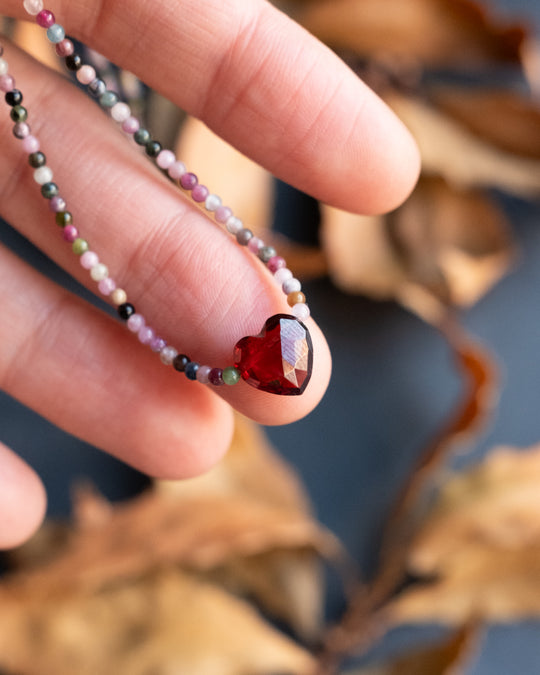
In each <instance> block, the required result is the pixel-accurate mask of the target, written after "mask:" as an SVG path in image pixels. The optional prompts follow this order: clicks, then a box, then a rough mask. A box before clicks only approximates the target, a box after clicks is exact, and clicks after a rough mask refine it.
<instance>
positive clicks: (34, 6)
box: [23, 0, 43, 16]
mask: <svg viewBox="0 0 540 675" xmlns="http://www.w3.org/2000/svg"><path fill="white" fill-rule="evenodd" d="M23 7H24V8H25V10H26V11H27V12H28V14H31V15H32V16H36V14H39V13H40V12H41V10H42V9H43V0H24V2H23Z"/></svg>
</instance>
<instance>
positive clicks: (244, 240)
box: [236, 228, 253, 246]
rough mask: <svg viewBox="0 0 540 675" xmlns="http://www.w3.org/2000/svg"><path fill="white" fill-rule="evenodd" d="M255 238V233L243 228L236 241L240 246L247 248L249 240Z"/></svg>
mask: <svg viewBox="0 0 540 675" xmlns="http://www.w3.org/2000/svg"><path fill="white" fill-rule="evenodd" d="M252 237H253V232H252V231H251V230H247V229H246V228H242V229H241V230H240V232H238V233H237V235H236V241H237V242H238V243H239V244H240V246H247V245H248V243H249V240H250V239H251V238H252Z"/></svg>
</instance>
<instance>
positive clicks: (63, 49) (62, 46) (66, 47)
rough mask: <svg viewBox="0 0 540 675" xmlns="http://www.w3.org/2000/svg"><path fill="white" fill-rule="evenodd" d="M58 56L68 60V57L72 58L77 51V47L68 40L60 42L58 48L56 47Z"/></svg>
mask: <svg viewBox="0 0 540 675" xmlns="http://www.w3.org/2000/svg"><path fill="white" fill-rule="evenodd" d="M55 51H56V54H57V55H58V56H61V57H62V58H64V59H65V58H66V56H71V55H72V54H73V52H74V51H75V45H74V44H73V42H71V40H68V39H67V38H66V39H65V40H62V42H59V43H58V44H57V45H56V47H55Z"/></svg>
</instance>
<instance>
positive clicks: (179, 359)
mask: <svg viewBox="0 0 540 675" xmlns="http://www.w3.org/2000/svg"><path fill="white" fill-rule="evenodd" d="M188 363H190V359H189V357H187V356H186V355H185V354H178V355H177V356H175V357H174V360H173V367H174V369H175V370H177V371H178V372H179V373H183V372H184V370H185V368H186V366H187V364H188Z"/></svg>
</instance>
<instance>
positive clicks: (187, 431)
mask: <svg viewBox="0 0 540 675" xmlns="http://www.w3.org/2000/svg"><path fill="white" fill-rule="evenodd" d="M47 7H48V5H47ZM127 7H129V9H127ZM48 8H50V9H52V10H53V11H54V12H55V14H56V17H57V20H58V22H59V23H61V24H62V25H64V26H65V27H66V30H67V32H68V34H69V35H70V36H73V37H76V38H78V39H80V40H81V41H83V42H84V43H85V44H87V45H89V46H91V47H93V48H94V49H96V50H97V51H99V52H101V53H102V54H104V55H105V56H106V57H108V58H109V59H111V60H112V61H114V62H115V63H117V64H118V65H119V66H122V67H124V68H126V69H129V70H131V71H132V72H134V73H135V74H137V75H138V76H139V77H140V78H141V79H142V80H143V81H145V82H146V83H147V84H148V85H150V86H151V87H153V88H154V89H156V90H157V91H159V92H160V93H161V94H163V95H164V96H166V97H167V98H169V99H171V100H172V101H173V102H174V103H176V104H177V105H178V106H180V107H182V108H184V109H185V110H186V111H187V112H188V113H190V114H192V115H194V116H196V117H199V118H200V119H202V120H203V121H204V122H205V123H206V124H207V125H208V126H209V127H210V128H212V129H213V130H214V131H215V132H216V133H218V134H219V135H221V136H222V137H223V138H224V139H226V140H227V141H229V142H230V143H232V144H233V145H235V146H236V147H237V148H238V149H240V150H241V151H242V152H244V153H245V154H247V155H249V156H250V157H252V158H253V159H254V160H256V161H257V162H259V163H260V164H262V165H264V166H265V167H266V168H267V169H269V170H270V171H271V172H273V173H274V174H275V175H276V176H278V177H280V178H281V179H283V180H285V181H287V182H289V183H291V184H293V185H295V186H296V187H298V188H300V189H302V190H304V191H306V192H308V193H310V194H312V195H314V196H315V197H317V198H318V199H321V200H322V201H324V202H327V203H330V204H333V205H336V206H338V207H341V208H344V209H348V210H352V211H358V212H364V213H372V212H380V211H385V210H390V209H392V208H394V207H396V206H397V205H398V204H399V203H400V202H401V201H402V200H403V199H404V198H405V197H406V196H407V195H408V193H409V192H410V190H411V189H412V187H413V185H414V182H415V180H416V178H417V175H418V170H419V159H418V153H417V150H416V146H415V145H414V142H413V141H412V139H411V138H410V136H409V135H408V133H407V132H406V130H405V129H404V127H403V126H402V125H401V123H400V122H399V121H398V120H397V119H396V118H395V117H394V116H393V114H392V113H391V112H390V111H389V110H388V109H387V108H386V106H385V105H384V104H383V103H382V102H381V101H380V100H379V99H378V98H377V97H376V96H375V95H374V94H373V93H372V92H371V91H369V90H368V89H367V88H366V87H365V86H364V85H363V84H362V82H361V81H359V80H358V78H357V77H356V76H355V75H354V74H353V73H352V72H351V71H350V70H349V69H348V68H347V67H346V66H345V65H344V64H343V63H342V62H341V61H340V60H339V59H338V58H337V57H336V56H335V55H334V54H333V53H332V52H331V51H330V50H328V49H327V48H326V47H324V46H323V45H321V44H320V43H319V42H317V41H316V40H315V39H314V38H313V37H312V36H310V35H309V34H307V33H306V32H305V31H304V30H303V29H301V28H300V27H299V26H298V25H296V24H295V23H294V22H292V21H291V20H290V19H288V18H287V17H286V16H285V15H283V14H281V13H280V12H279V11H278V10H276V9H275V8H273V7H272V6H271V5H269V4H268V3H266V2H265V1H264V0H252V2H245V0H207V1H205V2H194V0H182V2H178V1H177V0H159V2H157V1H156V2H146V1H145V0H132V2H130V3H129V5H126V3H124V2H121V1H120V0H108V1H107V2H105V1H104V0H101V1H100V2H98V1H97V0H96V1H84V2H83V1H82V0H81V1H75V2H74V1H73V0H71V1H68V0H55V1H54V2H52V3H51V6H50V7H48ZM0 13H2V14H3V15H7V16H12V17H17V18H20V19H25V18H28V15H27V14H26V13H25V12H24V10H23V8H22V0H0ZM4 58H5V59H6V60H7V61H8V62H9V66H10V73H11V74H13V76H14V77H15V78H16V81H17V86H18V87H19V88H20V89H21V90H22V91H23V94H24V97H25V98H24V105H25V107H27V108H28V111H29V122H30V124H31V125H32V129H33V132H34V133H36V135H37V136H38V137H39V138H40V140H41V144H42V150H43V151H44V152H45V154H46V155H47V160H48V164H49V165H50V166H51V168H52V169H53V170H54V172H55V182H57V183H58V184H59V186H60V189H61V193H62V195H63V196H64V197H65V198H66V199H67V200H68V205H69V208H70V210H71V211H72V213H73V214H74V218H75V221H76V224H77V226H78V227H79V229H80V230H81V232H82V233H83V236H85V237H87V238H88V239H89V240H90V242H91V244H92V247H93V248H94V249H95V250H96V251H97V252H98V253H99V254H100V255H101V256H102V257H103V259H104V260H105V261H106V262H107V264H108V265H109V268H110V269H111V272H112V273H113V274H114V276H115V278H117V279H118V280H119V281H120V282H121V283H122V285H123V286H124V287H126V288H127V289H128V290H129V296H130V298H133V299H134V300H135V301H136V304H137V307H138V308H139V309H140V310H141V311H142V313H143V314H145V315H146V316H148V317H149V318H150V317H151V320H152V323H153V325H154V326H156V327H157V328H158V329H159V331H160V334H161V335H163V336H164V337H165V338H169V339H171V341H173V344H175V345H176V346H177V347H179V348H180V349H181V351H183V352H185V353H186V354H189V355H192V356H193V357H194V358H195V357H196V358H197V360H199V361H200V362H204V363H209V364H223V363H228V362H229V361H230V355H231V352H232V347H233V346H234V344H235V342H236V341H237V339H238V338H239V337H240V336H242V335H249V334H256V333H258V331H259V330H260V327H261V326H262V324H263V323H264V321H265V319H266V318H268V317H269V316H271V315H273V314H276V313H278V312H280V311H284V310H285V311H286V306H284V304H283V297H282V296H281V294H280V293H279V290H278V289H277V288H276V286H275V284H274V283H273V281H272V279H271V278H270V275H269V274H267V273H266V272H265V271H264V269H263V266H262V265H260V264H259V263H257V262H256V261H255V260H254V259H252V257H251V256H246V254H245V252H243V251H242V250H241V249H240V247H238V246H236V245H234V244H233V243H232V242H231V241H229V240H228V237H229V235H227V234H226V233H224V232H223V231H222V230H221V229H220V228H218V227H216V226H215V225H214V224H213V223H211V222H210V220H209V219H207V218H206V217H205V216H204V215H203V214H202V213H200V212H199V211H198V210H197V209H196V208H195V207H194V206H193V205H192V204H190V203H189V202H188V201H187V200H185V199H183V198H182V197H181V196H180V194H179V191H178V189H177V188H175V187H174V186H172V185H171V184H170V183H169V182H168V181H167V180H166V179H165V178H164V177H163V176H161V175H160V174H159V172H157V171H156V170H155V168H154V167H152V165H151V164H150V163H149V162H148V161H147V160H146V159H144V157H142V156H141V155H140V153H138V152H136V151H135V149H134V148H133V147H130V144H129V143H128V142H126V139H125V138H123V137H122V135H121V134H120V133H118V131H117V130H116V129H115V128H114V125H113V124H112V123H111V122H110V120H107V119H106V117H105V116H104V115H103V114H102V112H101V111H100V110H99V109H98V108H97V106H93V105H92V104H91V103H90V102H89V101H88V100H87V98H86V97H85V96H84V95H83V94H82V93H80V92H79V91H77V90H76V89H75V87H73V86H71V85H70V84H69V83H68V82H66V81H65V80H64V79H63V78H61V77H60V76H58V75H57V74H55V73H52V72H50V71H48V70H47V69H46V68H44V67H43V66H41V65H38V64H36V63H35V62H34V61H33V60H32V59H31V58H29V57H28V56H27V55H25V54H23V53H22V52H20V51H19V50H17V49H16V48H15V47H13V46H8V47H7V48H6V50H5V54H4ZM2 105H3V104H2ZM11 127H12V124H11V123H10V121H9V114H8V110H7V106H4V110H3V112H1V115H0V132H1V134H2V153H1V154H0V167H1V170H0V215H1V216H2V217H3V218H4V219H5V220H6V221H8V222H9V223H11V224H12V225H13V226H14V227H15V228H16V229H17V230H18V231H19V232H21V233H22V234H23V235H24V236H25V237H27V238H28V239H30V240H31V241H32V242H33V243H34V244H36V245H37V246H38V247H39V248H40V249H41V250H43V251H44V252H45V253H46V254H47V255H48V256H49V257H50V258H52V259H53V260H54V261H56V262H57V263H58V264H59V265H61V266H62V267H64V268H65V269H66V270H67V271H68V272H69V273H70V274H72V275H73V276H74V277H75V278H76V279H78V280H79V281H80V282H81V283H83V284H85V285H87V286H89V287H90V288H92V290H93V285H92V284H93V282H91V280H90V279H89V277H88V275H87V273H85V271H84V270H83V269H82V268H81V267H80V265H79V264H78V261H77V260H76V259H75V258H74V256H73V255H72V254H71V253H70V250H69V249H68V248H66V247H65V246H64V245H63V244H62V240H61V239H60V238H59V237H58V236H57V235H58V233H57V232H55V230H54V228H55V227H56V226H55V225H54V220H53V219H52V218H51V214H50V212H49V211H48V209H47V207H46V205H45V204H44V202H43V199H42V198H41V196H40V195H39V190H36V185H35V183H34V181H33V180H32V175H31V169H30V168H29V167H28V164H27V162H26V160H25V157H24V154H23V152H22V150H21V148H20V145H19V142H18V141H17V140H15V139H14V138H13V136H12V133H11ZM154 131H155V133H156V137H157V138H159V133H158V131H159V130H154ZM223 169H224V170H226V169H227V167H224V168H223ZM201 178H202V179H204V177H201ZM224 197H225V198H226V195H224ZM239 216H240V217H241V214H239ZM0 288H2V292H3V302H2V309H3V312H2V320H1V321H0V341H1V344H2V349H1V350H0V386H1V387H2V388H3V389H4V390H5V391H6V392H8V393H9V394H10V395H12V396H14V397H15V398H17V399H18V400H20V401H22V402H23V403H24V404H26V405H27V406H29V407H31V408H33V409H34V410H36V411H37V412H39V413H40V414H41V415H43V416H44V417H46V418H48V419H49V420H51V421H52V422H53V423H54V424H56V425H58V426H60V427H62V428H63V429H65V430H66V431H68V432H70V433H72V434H75V435H76V436H78V437H80V438H82V439H84V440H86V441H88V442H89V443H92V444H93V445H95V446H97V447H100V448H102V449H103V450H106V451H107V452H110V453H111V454H112V455H115V456H116V457H119V458H121V459H122V460H124V461H126V462H128V463H129V464H131V465H133V466H135V467H137V468H138V469H140V470H142V471H144V472H147V473H149V474H151V475H154V476H160V477H167V478H180V477H188V476H192V475H195V474H197V473H200V472H202V471H204V470H205V469H207V468H209V467H210V466H211V465H213V464H214V463H215V462H216V461H217V460H218V459H219V458H220V457H221V455H222V454H223V453H224V452H225V450H226V449H227V447H228V444H229V440H230V436H231V433H232V416H231V409H230V406H229V404H231V405H232V406H233V407H235V408H237V409H238V410H240V411H241V412H242V413H244V414H246V415H248V416H250V417H252V418H253V419H255V420H257V421H259V422H261V423H264V424H284V423H287V422H291V421H294V420H297V419H299V418H300V417H302V416H304V415H306V414H307V413H308V412H309V411H310V410H312V409H313V408H314V407H315V406H316V404H317V403H318V402H319V400H320V398H321V397H322V395H323V393H324V391H325V389H326V387H327V384H328V380H329V376H330V355H329V351H328V347H327V345H326V342H325V340H324V337H323V336H322V334H321V332H320V330H319V329H318V328H317V326H316V325H315V323H314V322H313V321H312V320H311V319H309V320H308V324H309V328H310V331H311V334H312V337H313V343H314V353H315V362H314V370H313V376H312V380H311V382H310V384H309V386H308V388H307V390H306V391H305V393H304V394H303V395H302V396H299V397H293V398H290V397H278V396H271V395H267V394H263V393H261V392H257V391H255V390H254V389H251V388H249V387H246V386H243V385H241V386H237V387H220V388H211V387H205V386H201V385H198V384H194V383H192V382H189V381H188V380H186V378H185V377H182V376H179V375H178V374H177V373H174V372H172V370H171V369H170V368H165V367H162V366H161V364H160V363H159V360H157V361H156V356H155V355H152V354H151V353H150V352H149V351H148V350H147V349H146V348H144V347H142V346H141V345H140V344H139V343H138V342H137V340H134V339H133V336H132V335H130V334H129V332H128V331H126V330H125V327H124V326H122V325H120V324H119V323H118V322H115V321H114V320H112V319H111V318H110V317H108V316H106V315H104V314H103V313H101V312H99V311H98V310H96V309H95V308H93V307H91V306H89V305H88V304H87V303H85V302H84V301H83V300H81V299H79V298H77V297H74V296H73V295H71V294H70V293H68V292H67V291H65V290H63V289H61V288H59V287H57V286H56V285H54V284H53V283H52V282H50V281H48V280H46V279H44V278H43V277H41V276H40V275H39V274H38V272H36V271H35V270H33V269H31V268H30V267H29V266H28V265H26V264H25V263H23V262H22V261H20V260H19V259H18V258H16V257H15V256H14V255H13V254H11V253H10V252H8V251H7V250H6V249H5V248H3V247H0ZM44 506H45V495H44V490H43V487H42V485H41V482H40V481H39V479H38V477H37V476H36V475H35V473H33V472H32V470H31V469H30V468H29V467H28V466H27V465H26V464H24V463H23V462H22V461H21V460H20V459H18V458H17V456H16V455H15V454H13V453H12V452H11V451H10V450H9V449H7V448H6V447H5V446H0V514H2V515H1V519H0V547H9V546H13V545H16V544H18V543H20V542H21V541H23V540H24V539H25V538H26V537H27V536H29V534H30V533H31V532H32V531H33V530H34V529H35V527H37V525H38V524H39V522H40V520H41V518H42V515H43V512H44Z"/></svg>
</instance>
